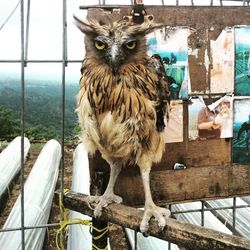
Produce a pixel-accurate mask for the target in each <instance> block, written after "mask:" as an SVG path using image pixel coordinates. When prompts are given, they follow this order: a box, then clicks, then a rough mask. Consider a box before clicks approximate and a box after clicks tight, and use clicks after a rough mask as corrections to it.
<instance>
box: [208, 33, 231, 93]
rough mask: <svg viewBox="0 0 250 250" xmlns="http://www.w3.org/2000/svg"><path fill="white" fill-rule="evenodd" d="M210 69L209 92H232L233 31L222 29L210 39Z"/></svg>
mask: <svg viewBox="0 0 250 250" xmlns="http://www.w3.org/2000/svg"><path fill="white" fill-rule="evenodd" d="M210 45H211V58H212V69H211V72H210V86H211V93H232V92H233V86H234V32H233V29H231V28H227V29H224V30H223V31H222V32H221V33H220V35H219V36H218V37H217V39H216V40H215V41H213V40H211V41H210Z"/></svg>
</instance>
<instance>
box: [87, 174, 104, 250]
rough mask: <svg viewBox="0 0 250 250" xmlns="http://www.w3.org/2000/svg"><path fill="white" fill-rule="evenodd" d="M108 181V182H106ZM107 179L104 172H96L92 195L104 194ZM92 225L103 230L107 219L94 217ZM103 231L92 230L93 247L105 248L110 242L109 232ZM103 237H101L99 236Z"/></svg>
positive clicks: (92, 180)
mask: <svg viewBox="0 0 250 250" xmlns="http://www.w3.org/2000/svg"><path fill="white" fill-rule="evenodd" d="M105 182H106V183H105ZM106 186H107V181H105V178H104V173H103V172H95V173H94V178H92V179H91V187H90V194H91V195H102V194H103V193H104V191H105V189H106ZM92 225H93V227H94V228H96V229H98V230H103V229H104V228H107V226H108V223H107V221H104V220H101V219H99V218H95V217H92ZM102 233H103V231H101V232H98V231H97V230H95V229H93V230H92V249H93V250H94V249H96V248H98V249H105V248H106V246H107V244H108V234H107V232H106V233H104V234H103V235H102ZM100 235H102V237H100V238H99V236H100Z"/></svg>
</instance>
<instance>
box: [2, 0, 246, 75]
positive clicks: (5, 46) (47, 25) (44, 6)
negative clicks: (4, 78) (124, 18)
mask: <svg viewBox="0 0 250 250" xmlns="http://www.w3.org/2000/svg"><path fill="white" fill-rule="evenodd" d="M18 2H19V0H0V27H1V26H2V24H3V23H4V21H5V20H6V18H7V17H8V16H9V15H10V13H11V12H12V11H13V9H14V8H15V6H16V5H17V3H18ZM24 2H25V5H26V4H27V0H24ZM101 2H102V1H101ZM164 2H165V4H172V5H175V3H176V0H165V1H164ZM98 3H99V1H93V0H92V1H89V0H67V23H68V59H70V60H82V59H83V57H84V45H83V35H82V34H81V32H80V31H79V30H78V29H77V28H76V27H75V26H74V25H73V20H72V16H73V14H76V15H77V16H78V17H80V18H84V17H85V15H86V12H84V11H83V10H79V6H80V5H87V4H92V5H93V4H98ZM161 3H162V1H161V0H154V1H152V0H144V4H151V5H152V4H154V5H156V4H159V5H160V4H161ZM106 4H131V0H120V1H117V0H106ZM179 4H180V5H191V0H179ZM194 4H195V5H209V4H210V0H194ZM214 4H215V5H219V4H220V1H219V0H217V1H216V0H214ZM224 5H242V3H239V2H225V3H224ZM5 59H15V60H16V59H17V60H18V59H20V6H19V7H18V8H17V10H16V11H15V13H14V14H13V16H12V17H11V18H10V20H9V21H8V22H7V23H6V25H5V26H4V27H3V28H2V29H1V30H0V60H5ZM28 59H51V60H54V59H62V0H31V14H30V30H29V49H28ZM6 67H7V68H8V69H9V68H11V69H12V68H13V65H9V66H5V65H3V64H1V67H0V73H1V71H2V72H3V71H4V70H5V68H6ZM28 67H30V68H32V67H33V68H34V71H37V70H39V67H40V66H39V65H31V64H30V65H28ZM73 67H74V66H72V68H73ZM75 67H78V68H79V65H75ZM36 68H37V69H36ZM56 68H58V72H60V69H61V68H60V66H59V67H58V65H57V66H56V65H54V66H51V65H49V67H47V70H48V71H47V72H48V73H49V71H51V73H53V72H54V71H55V70H56ZM69 68H70V67H69ZM30 71H32V70H30ZM56 71H57V70H56Z"/></svg>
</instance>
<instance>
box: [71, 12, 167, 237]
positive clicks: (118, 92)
mask: <svg viewBox="0 0 250 250" xmlns="http://www.w3.org/2000/svg"><path fill="white" fill-rule="evenodd" d="M74 19H75V23H76V26H77V27H78V28H79V29H80V31H81V32H83V33H84V34H85V50H86V55H85V58H84V60H83V63H82V67H81V78H80V90H79V93H78V95H77V113H78V118H79V123H80V127H81V139H82V141H83V143H84V144H85V145H86V148H87V149H88V152H89V154H90V155H93V154H94V153H95V152H96V151H99V152H100V153H101V155H102V158H103V159H105V160H106V161H107V162H108V164H109V165H110V178H109V182H108V186H107V188H106V191H105V192H104V194H103V195H102V196H90V197H89V198H88V202H90V203H96V206H95V211H94V216H95V217H98V216H100V215H101V214H102V208H103V207H105V206H107V205H108V204H110V203H113V202H114V203H121V202H122V198H121V197H119V196H118V195H116V194H114V185H115V182H116V179H117V177H118V175H119V173H120V171H121V169H122V168H126V167H127V166H139V168H140V173H141V177H142V183H143V187H144V193H145V208H144V215H143V219H142V221H141V224H140V231H141V232H146V231H147V230H148V226H149V220H150V219H151V218H152V217H154V218H155V219H156V220H157V221H158V224H159V227H160V229H163V228H164V227H165V223H166V220H165V218H167V217H168V216H169V215H170V212H169V210H167V209H165V208H161V207H158V206H156V204H155V203H154V202H153V199H152V195H151V190H150V171H151V167H152V164H153V163H157V162H159V161H160V160H161V158H162V154H163V152H164V148H165V145H164V141H163V130H164V126H165V124H164V117H167V116H168V112H169V98H170V97H169V96H170V94H169V87H168V82H167V77H166V75H165V73H164V68H163V64H162V61H161V58H160V57H159V56H158V55H154V56H152V57H151V58H149V57H148V56H147V53H146V51H147V46H146V35H147V34H148V33H150V32H152V31H153V30H154V29H156V28H160V27H162V25H160V24H155V23H154V22H153V21H148V22H144V23H143V24H140V25H139V24H131V23H129V22H127V21H126V20H121V21H117V22H110V21H107V22H103V21H97V20H86V21H82V20H80V19H78V18H77V17H74ZM165 120H166V119H165ZM135 188H136V187H135Z"/></svg>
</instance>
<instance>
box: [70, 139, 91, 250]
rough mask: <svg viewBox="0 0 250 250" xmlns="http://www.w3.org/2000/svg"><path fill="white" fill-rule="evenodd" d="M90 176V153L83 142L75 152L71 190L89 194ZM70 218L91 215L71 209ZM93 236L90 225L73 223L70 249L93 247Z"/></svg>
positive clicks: (81, 217) (86, 218) (84, 218)
mask: <svg viewBox="0 0 250 250" xmlns="http://www.w3.org/2000/svg"><path fill="white" fill-rule="evenodd" d="M89 187H90V176H89V160H88V153H87V151H86V149H85V147H84V145H83V144H79V145H78V146H77V148H76V150H75V152H74V160H73V178H72V187H71V190H72V191H74V192H78V193H83V194H87V195H89ZM70 218H71V219H72V218H80V219H82V220H90V219H91V217H89V216H87V215H83V214H81V213H78V212H75V211H70ZM91 244H92V237H91V234H90V233H89V227H88V226H83V225H72V226H70V227H69V236H68V244H67V249H68V250H76V249H91V248H92V246H91Z"/></svg>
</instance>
